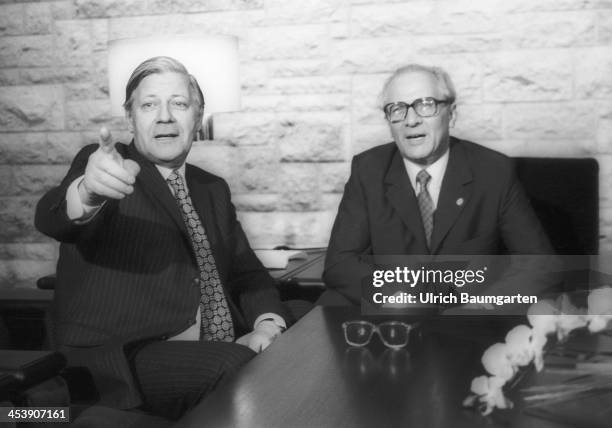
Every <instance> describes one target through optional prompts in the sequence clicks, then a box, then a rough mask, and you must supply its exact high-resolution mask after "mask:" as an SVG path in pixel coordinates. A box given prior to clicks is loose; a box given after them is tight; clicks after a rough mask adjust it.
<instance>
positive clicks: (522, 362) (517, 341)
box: [506, 324, 535, 369]
mask: <svg viewBox="0 0 612 428" xmlns="http://www.w3.org/2000/svg"><path fill="white" fill-rule="evenodd" d="M532 337H533V330H532V329H531V328H530V327H529V326H526V325H524V324H523V325H517V326H516V327H514V328H513V329H512V330H510V331H509V332H508V334H506V346H507V352H508V359H509V360H510V363H511V364H512V365H513V366H514V368H515V369H517V368H518V367H522V366H526V365H528V364H529V363H531V361H532V360H533V357H534V355H535V350H534V347H533V343H532V341H531V339H532Z"/></svg>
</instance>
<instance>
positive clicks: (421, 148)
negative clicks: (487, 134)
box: [383, 71, 455, 166]
mask: <svg viewBox="0 0 612 428" xmlns="http://www.w3.org/2000/svg"><path fill="white" fill-rule="evenodd" d="M425 97H433V98H436V99H437V100H446V99H447V93H446V90H445V88H444V87H443V85H442V84H441V83H439V82H438V80H437V79H436V77H435V76H433V75H432V74H430V73H426V72H420V71H414V72H407V73H404V74H400V75H399V76H397V77H395V79H393V81H392V82H391V84H390V85H389V87H388V88H387V92H386V94H385V99H384V100H383V104H388V103H394V102H399V101H402V102H404V103H407V104H412V103H413V102H414V101H415V100H417V99H419V98H425ZM454 122H455V106H454V105H449V104H440V105H439V106H438V114H437V115H435V116H432V117H421V116H419V115H418V114H417V113H416V112H415V111H414V108H412V107H411V108H409V109H408V114H407V116H406V119H404V120H403V121H399V122H397V123H391V122H389V128H390V129H391V134H392V135H393V139H394V140H395V143H396V144H397V147H398V148H399V150H400V152H401V154H402V156H403V157H404V158H406V159H408V160H411V161H413V162H416V163H418V164H421V165H424V166H426V165H430V164H432V163H433V162H435V161H436V160H438V159H439V158H440V156H442V155H443V154H444V152H445V151H446V150H447V148H448V144H449V128H450V127H452V126H453V125H454Z"/></svg>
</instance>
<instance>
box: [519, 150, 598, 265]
mask: <svg viewBox="0 0 612 428" xmlns="http://www.w3.org/2000/svg"><path fill="white" fill-rule="evenodd" d="M515 161H516V170H517V174H518V177H519V179H520V181H521V183H523V187H524V188H525V191H526V192H527V195H528V196H529V198H530V200H531V204H532V206H533V208H534V210H535V212H536V214H537V216H538V218H539V219H540V221H541V222H542V225H543V227H544V229H545V230H546V232H547V233H548V236H549V238H550V240H551V242H552V244H553V247H554V248H555V250H556V251H557V253H558V254H598V251H599V165H598V164H597V160H595V159H592V158H584V159H582V158H580V159H579V158H515Z"/></svg>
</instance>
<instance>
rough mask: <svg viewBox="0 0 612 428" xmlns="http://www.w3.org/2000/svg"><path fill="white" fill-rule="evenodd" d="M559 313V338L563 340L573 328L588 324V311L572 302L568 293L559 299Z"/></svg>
mask: <svg viewBox="0 0 612 428" xmlns="http://www.w3.org/2000/svg"><path fill="white" fill-rule="evenodd" d="M556 306H557V307H558V308H559V314H558V315H557V339H559V340H560V341H563V340H565V339H567V336H568V335H569V334H570V332H571V331H572V330H575V329H577V328H581V327H584V326H586V325H587V317H586V311H585V310H584V309H579V308H577V307H576V306H574V305H573V304H572V302H571V301H570V299H569V297H568V296H567V294H562V295H561V296H560V297H559V298H558V299H557V305H556Z"/></svg>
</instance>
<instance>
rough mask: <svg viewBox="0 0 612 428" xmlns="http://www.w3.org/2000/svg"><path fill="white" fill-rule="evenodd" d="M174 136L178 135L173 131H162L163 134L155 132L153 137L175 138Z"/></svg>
mask: <svg viewBox="0 0 612 428" xmlns="http://www.w3.org/2000/svg"><path fill="white" fill-rule="evenodd" d="M176 137H178V134H176V133H173V132H168V133H164V134H155V138H156V139H164V138H176Z"/></svg>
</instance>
